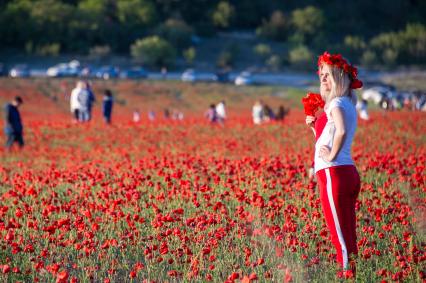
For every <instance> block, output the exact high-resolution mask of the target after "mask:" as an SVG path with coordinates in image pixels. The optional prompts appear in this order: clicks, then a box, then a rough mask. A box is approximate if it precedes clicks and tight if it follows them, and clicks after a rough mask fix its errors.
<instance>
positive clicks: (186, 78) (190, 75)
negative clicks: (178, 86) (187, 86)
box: [181, 69, 198, 83]
mask: <svg viewBox="0 0 426 283" xmlns="http://www.w3.org/2000/svg"><path fill="white" fill-rule="evenodd" d="M181 80H182V81H183V82H190V83H193V82H196V81H197V80H198V75H197V73H196V72H195V71H194V70H193V69H187V70H186V71H185V72H183V73H182V76H181Z"/></svg>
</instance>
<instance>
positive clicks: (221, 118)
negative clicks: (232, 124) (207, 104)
mask: <svg viewBox="0 0 426 283" xmlns="http://www.w3.org/2000/svg"><path fill="white" fill-rule="evenodd" d="M216 114H217V120H218V122H219V123H223V122H225V120H226V109H225V101H223V100H222V101H221V102H219V103H218V104H217V105H216Z"/></svg>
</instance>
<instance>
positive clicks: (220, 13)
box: [212, 1, 235, 28]
mask: <svg viewBox="0 0 426 283" xmlns="http://www.w3.org/2000/svg"><path fill="white" fill-rule="evenodd" d="M234 13H235V9H234V6H232V5H231V4H229V3H228V2H225V1H222V2H219V4H218V5H217V7H216V9H215V11H214V12H213V15H212V20H213V24H214V25H215V26H217V27H220V28H227V27H229V25H230V23H231V20H232V18H233V17H234Z"/></svg>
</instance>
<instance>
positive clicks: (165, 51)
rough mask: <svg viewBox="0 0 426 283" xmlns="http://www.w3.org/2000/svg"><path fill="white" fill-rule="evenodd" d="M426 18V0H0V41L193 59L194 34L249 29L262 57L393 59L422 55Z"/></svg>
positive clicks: (282, 60) (291, 60)
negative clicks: (332, 54)
mask: <svg viewBox="0 0 426 283" xmlns="http://www.w3.org/2000/svg"><path fill="white" fill-rule="evenodd" d="M425 23H426V1H424V0H376V1H371V0H357V1H340V0H334V1H333V0H332V1H330V0H315V1H313V0H268V1H265V0H229V1H226V0H223V1H216V0H0V49H3V50H6V49H9V50H10V49H13V50H21V51H22V52H27V53H29V54H37V55H57V54H60V53H80V54H81V53H82V54H93V55H98V56H102V55H108V54H110V53H118V54H131V55H132V56H134V57H135V58H138V59H140V60H141V61H143V62H144V63H146V64H151V65H167V64H172V63H173V60H174V58H175V57H176V56H183V57H184V58H185V59H186V60H187V61H188V62H191V61H192V60H194V59H195V57H196V41H197V40H196V37H194V36H198V37H213V36H215V34H217V33H218V32H220V31H235V30H246V31H253V30H254V31H256V35H257V36H258V38H259V39H260V40H263V42H264V43H263V44H261V45H259V46H257V47H256V50H255V52H256V54H258V55H259V56H261V57H262V58H265V64H266V63H268V62H269V64H271V65H277V66H280V65H285V64H293V65H295V66H303V64H304V62H305V61H307V60H309V59H310V58H311V57H312V56H313V54H317V53H318V52H320V51H322V50H324V49H328V50H332V51H340V52H344V53H345V54H348V55H349V56H350V57H351V58H352V59H353V60H354V61H355V62H356V63H362V64H364V65H371V66H374V65H378V64H381V65H386V66H393V65H400V64H405V65H409V64H425V63H426V26H425ZM273 42H279V43H280V44H281V46H282V52H281V53H280V54H275V53H274V52H275V51H273V50H270V47H269V45H268V44H270V43H273ZM193 46H195V47H193ZM153 49H154V50H153ZM156 50H158V52H157V51H156ZM230 56H232V54H230ZM228 61H229V62H232V60H228ZM224 62H225V63H224V64H225V65H226V63H227V62H226V60H225V61H224Z"/></svg>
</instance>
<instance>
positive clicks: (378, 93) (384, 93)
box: [361, 86, 396, 104]
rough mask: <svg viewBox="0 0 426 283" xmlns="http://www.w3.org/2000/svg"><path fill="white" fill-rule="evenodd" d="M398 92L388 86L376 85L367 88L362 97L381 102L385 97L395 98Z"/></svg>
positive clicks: (376, 102) (377, 102)
mask: <svg viewBox="0 0 426 283" xmlns="http://www.w3.org/2000/svg"><path fill="white" fill-rule="evenodd" d="M395 95H396V94H395V93H394V91H392V90H391V89H390V88H388V87H383V86H376V87H372V88H369V89H367V90H365V91H364V92H363V93H362V95H361V96H362V98H363V99H366V100H372V101H373V102H374V103H375V104H379V103H380V101H382V99H383V98H393V97H394V96H395Z"/></svg>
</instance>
